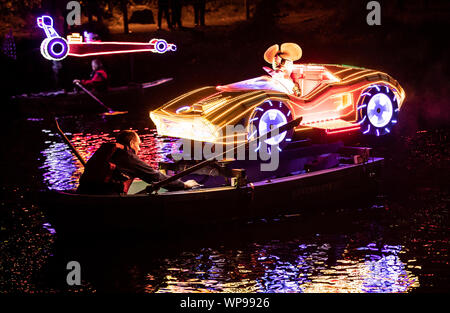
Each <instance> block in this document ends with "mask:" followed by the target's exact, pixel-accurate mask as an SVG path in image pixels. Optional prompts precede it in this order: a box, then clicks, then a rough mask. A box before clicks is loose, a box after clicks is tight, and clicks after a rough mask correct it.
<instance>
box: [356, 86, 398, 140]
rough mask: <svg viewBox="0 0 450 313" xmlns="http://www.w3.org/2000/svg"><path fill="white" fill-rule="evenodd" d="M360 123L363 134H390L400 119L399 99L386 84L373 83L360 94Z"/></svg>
mask: <svg viewBox="0 0 450 313" xmlns="http://www.w3.org/2000/svg"><path fill="white" fill-rule="evenodd" d="M356 109H357V114H358V123H359V124H360V125H361V131H362V133H363V134H365V135H366V134H367V135H376V136H382V135H386V134H389V133H390V132H391V129H392V127H393V125H395V124H397V120H398V100H397V96H396V94H395V93H394V91H393V90H392V89H391V88H390V87H389V86H386V85H372V86H369V87H368V88H367V89H365V90H364V91H363V92H362V93H361V96H360V99H359V101H358V106H357V108H356Z"/></svg>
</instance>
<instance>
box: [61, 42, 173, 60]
mask: <svg viewBox="0 0 450 313" xmlns="http://www.w3.org/2000/svg"><path fill="white" fill-rule="evenodd" d="M156 44H158V41H157V40H155V41H152V42H151V43H145V42H117V41H112V42H82V43H70V44H69V55H71V56H75V57H87V56H96V55H110V54H119V53H136V52H153V53H155V52H160V51H158V49H156ZM108 46H109V49H111V50H109V49H108ZM114 46H121V48H122V49H121V50H115V49H117V48H116V47H114ZM126 46H130V48H129V49H127V48H126ZM103 47H105V48H103ZM141 47H142V48H141ZM104 49H105V50H109V51H104ZM89 50H91V51H92V50H94V51H93V52H89ZM95 50H97V51H95ZM98 50H100V51H98ZM102 50H103V51H102ZM175 50H176V45H174V44H171V43H167V48H166V50H165V51H163V52H160V53H164V52H166V51H175Z"/></svg>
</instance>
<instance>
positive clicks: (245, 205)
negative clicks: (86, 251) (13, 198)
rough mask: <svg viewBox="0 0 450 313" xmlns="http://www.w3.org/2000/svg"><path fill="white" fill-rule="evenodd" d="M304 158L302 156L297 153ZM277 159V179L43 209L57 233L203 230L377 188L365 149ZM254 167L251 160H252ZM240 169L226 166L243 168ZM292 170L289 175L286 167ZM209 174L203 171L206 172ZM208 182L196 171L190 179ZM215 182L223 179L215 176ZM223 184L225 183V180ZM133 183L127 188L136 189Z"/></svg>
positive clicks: (66, 200)
mask: <svg viewBox="0 0 450 313" xmlns="http://www.w3.org/2000/svg"><path fill="white" fill-rule="evenodd" d="M302 152H303V155H302ZM284 155H285V158H284V159H283V158H282V157H281V158H280V165H283V166H280V169H279V170H277V173H278V174H280V173H282V176H279V175H277V173H268V174H265V175H262V174H261V172H258V171H257V170H254V169H255V168H257V167H256V166H253V169H252V168H251V167H248V168H247V170H248V171H247V182H246V183H245V184H242V185H240V186H231V185H230V184H228V183H227V182H229V181H228V180H227V179H226V178H224V180H223V181H222V182H219V183H218V182H217V179H212V180H211V181H213V183H211V182H210V183H208V182H206V183H205V184H204V186H203V187H202V188H198V189H193V190H183V191H165V192H158V193H156V194H155V193H152V194H145V193H140V194H128V195H80V194H76V193H74V192H69V191H47V192H44V193H42V195H41V204H42V206H43V208H44V210H45V211H46V212H47V215H48V217H49V219H50V222H51V223H52V225H54V226H55V228H56V229H57V231H63V232H68V233H76V232H80V231H83V232H85V231H94V232H95V231H98V230H103V229H112V230H130V229H133V230H136V229H137V230H144V231H145V230H153V229H155V228H160V227H173V226H176V225H205V224H212V223H221V222H226V221H233V220H246V219H253V218H264V217H273V216H276V215H279V214H294V213H299V212H304V211H305V210H311V209H313V208H317V207H320V206H323V205H326V204H330V203H336V202H337V201H341V200H344V201H345V200H348V199H350V198H349V197H351V198H352V199H353V198H358V197H365V196H366V194H367V193H366V192H367V191H371V190H374V186H375V185H374V184H375V183H376V182H375V180H376V178H377V177H379V176H380V174H381V169H382V165H383V159H382V158H377V157H370V156H368V149H366V148H351V147H344V146H343V145H342V143H339V144H334V145H312V146H309V147H301V148H299V149H297V150H296V151H293V152H292V155H297V157H294V158H292V157H288V154H287V153H285V154H284ZM253 163H255V162H253ZM243 164H244V163H242V162H241V163H239V161H235V162H228V163H227V166H228V167H232V168H236V167H239V168H241V165H243ZM289 168H290V171H288V172H289V173H287V169H289ZM208 171H209V173H211V170H208V169H205V170H204V172H208ZM201 176H208V175H205V174H204V173H201V172H199V173H193V174H191V176H190V177H186V178H187V179H188V178H197V179H199V178H200V177H201ZM216 178H221V175H220V173H219V174H218V175H216ZM222 178H223V177H222ZM143 184H144V183H143V182H142V181H140V182H135V183H133V186H132V188H131V189H130V190H135V191H136V190H140V189H142V188H143Z"/></svg>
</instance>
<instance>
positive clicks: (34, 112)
mask: <svg viewBox="0 0 450 313" xmlns="http://www.w3.org/2000/svg"><path fill="white" fill-rule="evenodd" d="M170 81H172V78H162V79H158V80H156V81H152V82H147V83H130V84H128V85H126V86H120V87H111V88H108V91H106V92H93V94H95V96H96V97H98V98H100V99H101V100H102V101H103V102H105V103H107V104H108V105H109V106H111V107H112V108H114V109H117V110H127V109H128V108H129V107H131V106H139V105H140V104H141V103H142V101H143V98H144V94H145V92H146V90H147V89H148V88H151V87H155V86H158V85H161V84H165V83H167V82H170ZM11 103H12V106H13V107H14V108H15V111H16V112H17V113H18V115H20V116H33V117H41V116H46V115H57V116H61V115H71V114H82V113H86V112H89V113H100V112H102V111H104V110H103V109H102V107H99V106H98V104H97V103H96V102H95V100H94V99H92V97H91V96H89V95H87V94H86V93H84V92H83V91H79V90H77V91H65V90H59V91H51V92H40V93H32V94H22V95H17V96H13V97H11Z"/></svg>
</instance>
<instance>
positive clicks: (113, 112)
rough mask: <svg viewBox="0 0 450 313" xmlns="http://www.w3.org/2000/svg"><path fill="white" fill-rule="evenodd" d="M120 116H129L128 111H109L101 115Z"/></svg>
mask: <svg viewBox="0 0 450 313" xmlns="http://www.w3.org/2000/svg"><path fill="white" fill-rule="evenodd" d="M120 114H128V111H109V112H105V113H101V114H100V115H103V116H113V115H120Z"/></svg>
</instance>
